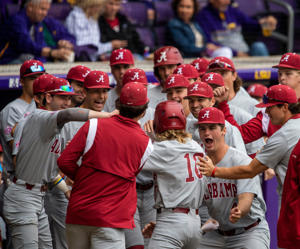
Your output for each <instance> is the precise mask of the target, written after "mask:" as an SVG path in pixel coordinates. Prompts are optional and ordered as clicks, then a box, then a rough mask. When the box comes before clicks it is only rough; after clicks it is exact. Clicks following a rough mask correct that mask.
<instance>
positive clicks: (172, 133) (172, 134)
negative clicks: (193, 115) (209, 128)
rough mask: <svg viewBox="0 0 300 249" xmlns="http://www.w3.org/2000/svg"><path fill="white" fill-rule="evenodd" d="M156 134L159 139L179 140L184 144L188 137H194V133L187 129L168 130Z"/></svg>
mask: <svg viewBox="0 0 300 249" xmlns="http://www.w3.org/2000/svg"><path fill="white" fill-rule="evenodd" d="M155 136H156V140H157V141H165V140H177V141H178V142H179V143H182V144H185V143H186V142H187V140H188V139H190V138H192V135H191V134H190V133H187V132H186V131H185V130H166V131H164V132H162V133H157V134H155Z"/></svg>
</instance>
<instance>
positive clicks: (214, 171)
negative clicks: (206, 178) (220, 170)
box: [211, 167, 217, 177]
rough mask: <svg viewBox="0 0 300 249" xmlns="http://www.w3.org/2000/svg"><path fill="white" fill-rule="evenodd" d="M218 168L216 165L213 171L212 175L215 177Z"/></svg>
mask: <svg viewBox="0 0 300 249" xmlns="http://www.w3.org/2000/svg"><path fill="white" fill-rule="evenodd" d="M216 170H217V167H215V168H214V169H213V171H212V172H211V177H215V173H216Z"/></svg>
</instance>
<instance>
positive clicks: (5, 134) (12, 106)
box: [0, 98, 36, 171]
mask: <svg viewBox="0 0 300 249" xmlns="http://www.w3.org/2000/svg"><path fill="white" fill-rule="evenodd" d="M35 109H36V105H35V102H34V101H32V102H31V103H30V104H28V103H27V102H25V101H24V100H22V99H20V98H18V99H15V100H14V101H12V102H10V103H9V104H8V105H7V106H5V107H4V108H3V110H2V111H1V112H0V120H1V122H0V131H1V132H0V140H1V144H2V148H3V154H4V157H3V165H4V168H5V169H6V170H7V171H13V169H14V167H13V163H12V157H11V153H12V150H11V148H10V147H9V145H8V142H10V141H11V140H13V137H12V136H11V130H12V128H13V127H14V126H15V124H16V123H17V122H19V120H20V119H21V118H22V117H23V115H24V114H25V113H27V112H32V111H34V110H35Z"/></svg>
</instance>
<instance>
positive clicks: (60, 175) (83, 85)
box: [0, 46, 300, 249]
mask: <svg viewBox="0 0 300 249" xmlns="http://www.w3.org/2000/svg"><path fill="white" fill-rule="evenodd" d="M134 64H135V63H134V57H133V55H132V53H131V52H130V51H129V50H127V49H117V50H114V51H113V52H112V54H111V57H110V68H111V74H112V76H113V78H112V79H111V80H110V79H109V76H108V74H107V73H105V72H102V71H99V70H91V69H89V68H87V67H85V66H75V67H73V68H71V69H70V70H69V72H68V73H67V77H66V79H63V78H57V77H55V76H53V75H51V74H48V73H47V72H46V69H45V68H44V65H43V64H42V63H41V62H40V61H37V60H29V61H26V62H24V63H23V65H22V66H21V68H20V82H21V84H22V95H21V96H20V97H19V98H18V99H16V100H14V101H13V102H11V103H9V104H8V105H7V106H6V107H5V108H4V109H3V110H2V111H1V113H0V121H1V123H0V130H1V133H0V139H1V144H2V147H3V152H4V162H3V166H4V167H3V171H4V172H3V177H4V184H5V186H6V188H7V189H6V191H5V192H4V195H3V203H4V204H3V213H2V214H1V216H3V218H4V220H5V222H6V224H7V227H8V229H7V230H8V239H7V243H6V244H7V248H14V249H19V248H25V249H38V248H39V249H48V248H55V249H64V248H69V249H85V248H86V249H87V248H92V249H97V248H106V249H110V248H112V249H118V248H120V249H121V248H122V249H124V248H126V249H143V248H148V249H158V248H169V249H174V248H186V249H193V248H195V249H197V248H199V249H201V248H220V249H224V248H236V249H240V248H247V249H253V248H260V249H263V248H266V249H267V248H270V233H269V227H268V223H267V221H266V219H265V212H266V204H265V202H264V198H263V195H262V189H261V181H260V176H259V174H260V173H262V172H265V177H266V179H268V178H271V177H272V176H274V175H275V174H276V176H277V180H278V194H279V196H280V197H281V195H282V193H283V199H282V200H284V202H283V203H282V204H286V203H288V202H289V201H288V200H289V198H287V197H286V195H285V194H284V193H289V191H288V190H283V192H282V189H283V184H284V181H285V176H286V174H287V169H288V164H289V159H290V155H291V153H292V150H293V148H294V147H295V146H296V144H297V143H298V140H299V138H300V103H298V98H299V97H300V56H299V55H297V54H295V53H286V54H284V55H283V56H282V57H281V59H280V61H279V63H278V65H276V66H274V67H275V68H278V82H279V84H278V85H274V86H271V87H270V88H269V89H266V88H265V87H264V86H261V85H253V86H251V87H249V89H248V92H249V93H248V92H247V91H246V90H245V89H244V88H243V87H242V80H241V79H240V77H239V76H238V74H237V71H236V69H235V66H234V64H233V62H232V61H231V60H230V59H228V58H226V57H216V58H214V59H212V60H211V61H208V60H206V59H204V58H198V59H196V60H194V61H193V62H192V63H191V64H184V63H183V59H182V56H181V54H180V52H179V51H178V49H177V48H175V47H172V46H165V47H162V48H160V49H158V50H156V51H155V53H154V75H155V77H156V78H157V80H158V82H159V84H149V82H148V80H147V77H146V74H145V72H144V71H143V70H142V69H138V68H134ZM112 85H115V87H114V88H113V89H112V87H111V86H112ZM249 94H251V96H254V97H251V96H250V95H249ZM298 147H299V146H298ZM298 151H299V150H298ZM298 154H299V153H298ZM298 154H297V153H296V152H295V153H294V152H293V155H294V156H295V157H296V159H297V155H298ZM296 159H295V160H296ZM296 161H297V160H296ZM296 161H295V162H296ZM294 164H295V163H294ZM288 174H289V175H290V176H289V179H292V175H291V174H292V173H288ZM285 185H286V184H285ZM285 188H287V187H286V186H285ZM298 189H299V188H298ZM295 192H297V188H296V189H295ZM298 199H299V197H298ZM280 205H281V198H280V201H279V207H280ZM298 206H299V205H298ZM284 210H288V209H286V208H285V209H284ZM296 214H297V215H298V216H296V217H300V216H299V213H298V212H296ZM296 217H295V219H296V220H297V218H296ZM287 219H290V221H291V222H292V223H293V222H294V223H295V222H296V221H295V220H294V221H293V219H292V217H290V216H289V217H288V218H286V219H284V221H283V223H282V224H288V223H285V222H286V220H287ZM1 229H2V228H1ZM286 229H287V231H284V232H283V234H284V235H285V236H282V240H280V241H279V246H280V247H282V248H288V249H295V248H300V240H299V237H300V228H299V227H298V225H295V226H294V228H293V233H289V231H288V227H286ZM297 229H298V230H297ZM281 230H284V229H281ZM290 234H292V235H293V237H291V235H290ZM291 238H292V239H291ZM280 239H281V238H280Z"/></svg>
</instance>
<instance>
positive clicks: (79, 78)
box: [67, 65, 91, 107]
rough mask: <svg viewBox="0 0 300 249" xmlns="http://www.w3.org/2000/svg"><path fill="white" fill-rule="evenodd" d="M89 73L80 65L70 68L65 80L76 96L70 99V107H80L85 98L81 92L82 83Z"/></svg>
mask: <svg viewBox="0 0 300 249" xmlns="http://www.w3.org/2000/svg"><path fill="white" fill-rule="evenodd" d="M90 71H91V69H89V68H88V67H85V66H82V65H79V66H75V67H72V68H71V69H70V70H69V72H68V74H67V80H68V81H69V82H70V85H71V87H72V88H73V89H74V92H75V93H76V94H77V95H74V96H72V98H71V107H77V106H80V105H81V104H82V102H83V101H84V97H85V96H84V92H83V82H84V79H85V77H86V76H87V75H88V74H89V72H90Z"/></svg>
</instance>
